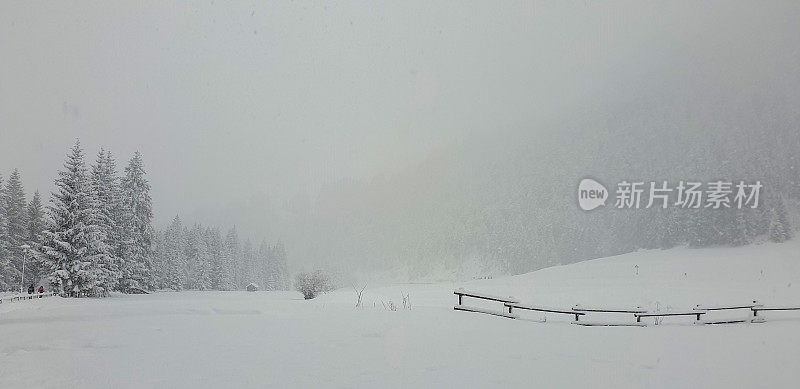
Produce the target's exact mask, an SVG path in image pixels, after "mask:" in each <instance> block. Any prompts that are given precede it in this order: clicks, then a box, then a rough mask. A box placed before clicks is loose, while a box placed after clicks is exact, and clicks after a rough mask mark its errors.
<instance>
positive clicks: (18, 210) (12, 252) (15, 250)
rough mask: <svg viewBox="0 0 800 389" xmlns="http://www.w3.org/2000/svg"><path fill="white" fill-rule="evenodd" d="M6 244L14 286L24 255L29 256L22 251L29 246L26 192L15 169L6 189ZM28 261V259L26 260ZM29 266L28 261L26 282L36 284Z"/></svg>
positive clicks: (18, 277)
mask: <svg viewBox="0 0 800 389" xmlns="http://www.w3.org/2000/svg"><path fill="white" fill-rule="evenodd" d="M4 192H5V196H4V197H5V207H4V209H5V223H6V225H5V233H6V235H5V237H6V238H5V239H4V241H5V243H6V252H7V255H8V257H9V262H10V263H11V266H12V267H13V269H14V270H13V271H12V273H11V274H9V276H10V277H11V278H10V279H9V281H10V282H11V283H12V285H18V284H19V283H20V281H21V280H20V276H21V275H22V262H23V255H27V253H25V252H24V250H23V249H22V247H20V246H22V245H24V244H27V242H28V239H27V236H28V231H27V225H28V214H27V212H26V210H25V205H26V204H25V203H26V200H25V190H24V189H23V187H22V179H21V178H20V175H19V170H17V169H14V171H13V172H11V176H9V177H8V182H6V188H5V191H4ZM26 259H27V258H26ZM28 265H29V264H28V263H27V261H26V268H25V280H26V282H27V281H30V282H35V281H34V280H33V276H34V273H35V271H34V270H35V269H33V268H28V267H27V266H28Z"/></svg>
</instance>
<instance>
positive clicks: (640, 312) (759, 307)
mask: <svg viewBox="0 0 800 389" xmlns="http://www.w3.org/2000/svg"><path fill="white" fill-rule="evenodd" d="M453 294H455V295H456V296H458V304H457V305H456V306H454V307H453V309H455V310H456V311H465V312H475V313H483V314H488V315H494V316H501V317H506V318H509V319H518V318H519V315H518V314H515V313H514V312H513V309H521V310H529V311H538V312H545V313H557V314H566V315H574V317H575V320H574V321H573V323H574V324H580V325H584V326H639V327H643V326H646V325H647V323H644V322H642V318H660V317H669V316H694V317H695V318H696V321H695V323H696V324H723V323H724V324H732V323H745V322H749V323H763V322H764V317H763V316H758V312H762V311H800V306H765V305H763V304H761V303H759V302H758V301H756V300H753V301H752V302H750V303H743V304H736V305H700V304H698V305H695V306H694V307H693V308H692V309H690V310H685V311H681V310H677V311H676V310H672V311H662V310H655V311H650V310H648V309H645V308H643V307H635V308H621V307H613V308H612V307H585V306H582V305H575V306H573V307H572V309H560V308H554V307H544V306H537V305H531V304H523V303H521V302H520V301H519V300H517V299H516V298H514V297H499V296H494V295H489V294H485V293H480V292H474V291H468V290H465V289H464V288H459V289H456V290H455V291H454V292H453ZM464 297H469V298H473V299H479V300H484V301H492V302H498V303H501V304H503V306H502V307H501V310H492V309H488V308H481V307H473V306H468V305H464V304H463V302H464ZM506 309H507V310H508V313H506V312H505V310H506ZM737 309H747V310H750V311H752V312H753V318H752V319H728V320H721V321H713V320H712V321H706V322H702V321H700V316H702V315H707V314H709V313H710V312H711V311H727V310H737ZM590 314H605V315H609V314H611V315H612V316H613V315H620V314H625V315H631V314H632V315H633V318H634V319H635V321H634V322H621V321H602V322H597V321H595V322H593V321H579V318H580V317H581V316H587V315H590ZM656 324H658V322H656Z"/></svg>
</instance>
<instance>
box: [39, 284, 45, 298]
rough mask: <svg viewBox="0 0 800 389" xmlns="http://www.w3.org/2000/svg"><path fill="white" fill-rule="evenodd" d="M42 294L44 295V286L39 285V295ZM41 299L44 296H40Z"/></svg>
mask: <svg viewBox="0 0 800 389" xmlns="http://www.w3.org/2000/svg"><path fill="white" fill-rule="evenodd" d="M42 293H44V285H39V294H42ZM39 298H42V296H39Z"/></svg>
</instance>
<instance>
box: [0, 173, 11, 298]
mask: <svg viewBox="0 0 800 389" xmlns="http://www.w3.org/2000/svg"><path fill="white" fill-rule="evenodd" d="M5 199H6V196H5V189H3V175H2V174H0V290H11V289H12V282H11V278H12V274H13V272H14V267H13V266H11V261H10V257H9V255H8V247H7V242H8V230H7V229H6V209H5V208H6V200H5Z"/></svg>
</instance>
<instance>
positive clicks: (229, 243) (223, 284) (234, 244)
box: [220, 226, 239, 290]
mask: <svg viewBox="0 0 800 389" xmlns="http://www.w3.org/2000/svg"><path fill="white" fill-rule="evenodd" d="M238 263H239V234H238V233H237V232H236V226H234V227H233V228H231V229H230V230H229V231H228V235H227V236H226V237H225V242H224V244H223V247H222V277H221V279H220V289H221V290H236V289H238V288H239V285H238V284H237V281H238V274H237V272H236V270H237V268H238Z"/></svg>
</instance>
